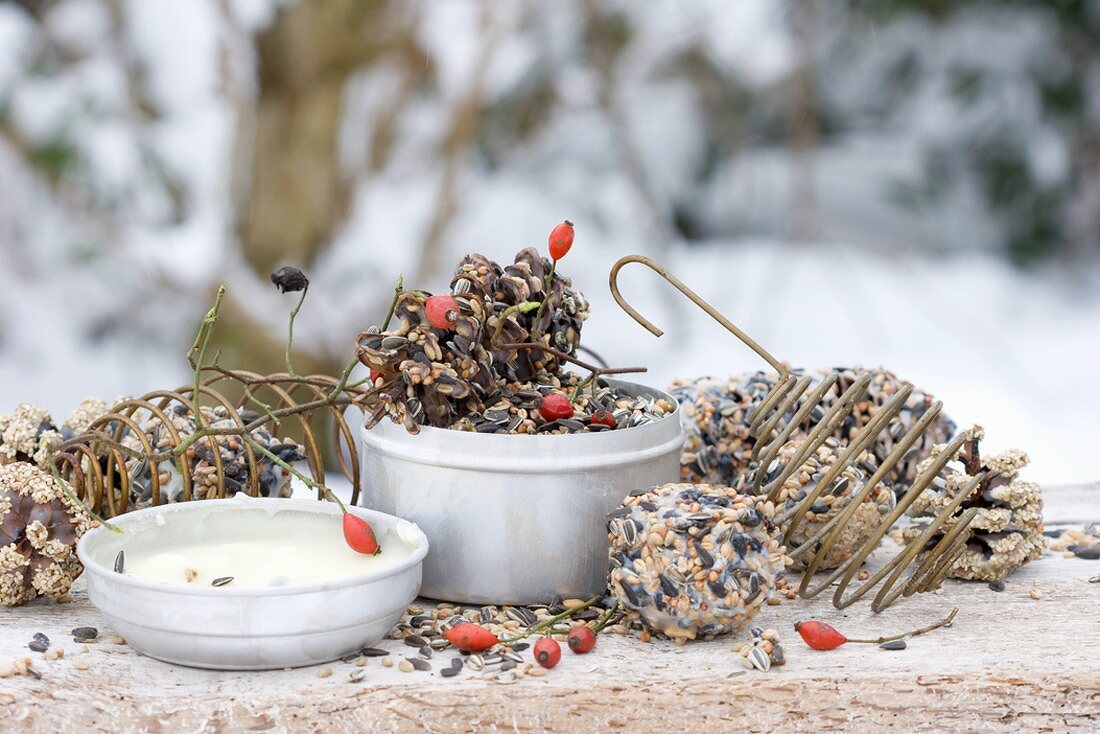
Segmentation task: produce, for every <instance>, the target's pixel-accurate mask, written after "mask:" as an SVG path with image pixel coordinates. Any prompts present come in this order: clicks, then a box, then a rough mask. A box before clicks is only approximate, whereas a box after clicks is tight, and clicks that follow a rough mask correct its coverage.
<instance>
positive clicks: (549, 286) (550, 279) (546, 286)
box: [531, 260, 558, 342]
mask: <svg viewBox="0 0 1100 734" xmlns="http://www.w3.org/2000/svg"><path fill="white" fill-rule="evenodd" d="M557 270H558V261H557V260H551V261H550V274H549V275H548V276H546V282H545V283H543V290H545V291H546V298H544V299H542V303H540V304H539V310H538V313H536V314H535V330H534V332H533V333H532V334H531V339H532V340H533V341H536V342H537V341H538V340H539V336H540V334H539V319H540V318H542V310H543V309H544V308H546V304H547V303H548V302H549V301H550V298H551V297H552V296H553V295H554V273H555V272H557Z"/></svg>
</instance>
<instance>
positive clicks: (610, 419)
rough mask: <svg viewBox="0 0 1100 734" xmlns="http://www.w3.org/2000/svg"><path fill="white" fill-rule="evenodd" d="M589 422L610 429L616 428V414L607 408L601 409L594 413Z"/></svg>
mask: <svg viewBox="0 0 1100 734" xmlns="http://www.w3.org/2000/svg"><path fill="white" fill-rule="evenodd" d="M588 422H589V423H596V424H599V425H604V426H607V427H608V428H614V427H615V414H614V413H612V412H611V411H610V410H608V409H607V408H599V409H598V410H596V411H595V412H594V413H592V417H591V418H589V419H588Z"/></svg>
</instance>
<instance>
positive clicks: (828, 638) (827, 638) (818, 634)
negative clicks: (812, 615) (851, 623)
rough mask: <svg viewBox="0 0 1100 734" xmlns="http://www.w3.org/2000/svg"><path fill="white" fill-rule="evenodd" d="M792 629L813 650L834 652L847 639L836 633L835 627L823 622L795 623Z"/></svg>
mask: <svg viewBox="0 0 1100 734" xmlns="http://www.w3.org/2000/svg"><path fill="white" fill-rule="evenodd" d="M794 629H795V631H796V632H797V633H798V634H800V635H801V636H802V639H803V640H805V642H806V644H807V645H809V646H810V647H812V648H813V649H815V650H834V649H836V648H838V647H840V646H841V645H843V644H844V643H845V642H847V641H848V638H847V637H845V636H844V635H842V634H840V633H839V632H837V630H836V627H833V626H832V625H831V624H826V623H825V622H818V621H816V620H810V621H808V622H795V623H794Z"/></svg>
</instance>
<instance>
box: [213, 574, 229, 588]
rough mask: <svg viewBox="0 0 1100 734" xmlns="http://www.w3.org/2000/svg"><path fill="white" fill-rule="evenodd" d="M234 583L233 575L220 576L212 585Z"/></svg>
mask: <svg viewBox="0 0 1100 734" xmlns="http://www.w3.org/2000/svg"><path fill="white" fill-rule="evenodd" d="M230 583H233V577H232V576H219V577H218V578H216V579H214V580H213V581H211V582H210V585H211V586H225V585H226V584H230Z"/></svg>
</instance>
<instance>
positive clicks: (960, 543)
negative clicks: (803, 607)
mask: <svg viewBox="0 0 1100 734" xmlns="http://www.w3.org/2000/svg"><path fill="white" fill-rule="evenodd" d="M629 263H640V264H642V265H645V266H647V267H648V268H650V269H652V270H653V271H655V272H656V273H658V274H659V275H660V276H661V277H662V278H664V279H665V280H666V281H668V282H669V283H671V284H672V285H673V287H675V288H676V289H677V290H679V291H680V292H681V293H682V294H683V295H685V296H686V297H687V298H688V299H689V300H691V301H692V302H693V303H695V304H696V305H697V306H699V307H700V308H701V309H702V310H703V311H705V312H706V313H707V314H708V315H709V316H711V317H712V318H714V319H715V320H716V321H718V323H720V324H721V325H722V326H723V327H725V328H726V329H727V330H728V331H730V332H731V333H732V334H734V335H735V336H736V337H737V338H738V339H740V340H741V341H742V342H744V343H745V344H746V345H747V346H748V347H749V348H751V349H752V350H753V351H755V352H756V353H757V354H758V355H760V356H761V357H762V358H763V359H764V360H765V361H766V362H768V364H770V365H771V366H772V368H773V369H775V371H776V372H777V373H778V378H777V379H776V380H775V384H774V386H773V387H772V388H771V389H770V390H769V391H768V393H767V394H766V396H765V397H764V399H763V400H762V401H761V402H760V403H758V404H757V405H756V407H755V408H754V409H753V412H752V414H751V415H750V416H749V426H748V429H749V435H750V436H751V437H752V439H753V449H752V456H751V458H752V462H753V464H754V465H755V466H757V467H761V468H767V467H771V466H776V465H777V463H778V462H777V461H776V460H777V457H779V456H780V451H781V449H784V447H788V448H786V449H785V451H787V452H788V453H791V452H793V454H794V456H793V458H791V457H788V460H787V461H786V462H785V463H783V464H782V468H781V470H779V471H777V472H775V473H769V472H768V471H765V470H757V471H754V472H751V473H750V474H748V475H746V476H747V482H746V486H744V487H743V489H744V490H745V491H746V492H750V493H752V494H754V495H758V496H763V497H765V498H766V499H767V500H770V501H773V502H776V503H777V504H782V503H780V502H779V500H780V495H781V492H782V491H783V488H784V484H785V483H786V482H787V480H788V479H790V478H791V477H792V475H794V474H795V473H796V472H798V471H800V470H801V467H802V466H803V465H804V462H805V461H807V460H809V459H810V458H811V457H813V456H814V455H815V453H816V452H817V451H818V450H819V449H821V448H822V447H823V446H826V445H827V442H832V443H829V444H828V446H830V447H831V449H832V450H834V451H836V452H837V454H838V455H837V456H836V460H835V461H833V462H831V463H829V464H828V466H827V468H825V469H824V470H823V474H822V476H821V477H820V479H818V480H817V481H816V483H815V485H814V486H813V487H812V488H811V489H810V490H809V491H808V492H806V493H805V495H804V496H803V497H801V498H800V499H798V500H797V501H792V502H789V503H787V505H786V506H784V507H783V508H782V509H781V510H780V514H779V518H778V522H777V524H778V525H779V526H780V527H782V528H783V530H782V542H783V543H784V545H786V546H787V553H788V555H789V556H790V557H791V558H792V559H793V560H794V561H795V562H796V564H795V566H794V568H798V569H800V572H801V582H800V584H799V589H798V591H799V594H800V595H801V596H802V597H803V598H812V597H815V596H817V595H819V594H821V593H823V592H824V591H825V590H826V589H829V588H830V587H831V586H833V584H834V582H838V583H836V588H835V590H834V592H833V599H832V601H833V604H834V605H835V606H836V607H837V608H844V607H847V606H849V605H851V604H853V603H854V602H856V601H857V600H859V599H861V598H863V597H864V596H866V595H867V594H868V593H870V592H871V591H872V590H875V589H876V588H877V592H876V594H875V596H874V599H873V601H872V603H871V607H872V609H873V610H874V611H876V612H878V611H881V610H882V609H884V608H886V607H887V606H889V605H890V604H891V603H893V602H894V601H895V600H896V599H898V598H899V597H901V596H906V597H908V596H911V595H912V594H915V593H921V592H926V591H931V590H933V589H935V588H936V587H937V586H939V584H940V582H941V581H942V580H943V578H944V577H945V576H946V575H947V573H948V571H949V570H950V569H951V566H952V564H953V562H954V561H955V559H956V558H957V557H958V556H959V555H960V554H961V553H962V552H963V551H964V550H965V548H966V544H967V541H968V540H969V538H970V523H971V522H972V520H973V519H974V517H975V515H976V514H977V512H978V509H977V508H975V507H969V506H965V505H967V500H968V499H971V498H972V497H973V496H974V494H975V492H976V491H977V490H978V487H979V486H980V485H981V484H982V482H983V480H984V479H986V478H987V477H986V475H987V472H984V471H983V472H979V474H978V475H977V476H974V477H973V479H971V480H970V481H969V482H967V483H966V484H965V485H964V486H962V487H961V488H960V489H959V490H958V491H957V492H956V493H955V494H954V495H953V496H952V497H951V498H950V499H949V501H947V502H946V503H944V505H943V506H942V508H940V509H939V511H938V513H937V514H936V515H935V516H934V517H932V518H929V522H928V523H927V525H926V526H924V527H923V529H922V530H921V532H920V533H919V534H915V535H914V536H913V537H912V538H911V539H910V540H909V542H908V543H906V544H905V546H904V547H903V548H902V549H901V551H899V552H898V553H897V554H896V555H894V556H893V557H892V558H891V559H890V560H889V561H888V562H887V563H886V564H885V565H883V566H882V567H880V568H878V569H877V570H875V571H874V572H872V573H870V575H869V576H868V577H867V578H866V580H864V581H862V583H860V584H859V585H858V586H856V587H854V588H851V590H850V591H849V588H850V587H852V582H853V581H854V580H855V579H856V577H857V575H858V574H859V573H860V570H861V567H862V565H863V563H864V561H866V560H867V559H868V558H869V557H870V556H871V554H872V553H873V552H874V551H875V549H876V548H878V546H879V544H880V542H881V541H882V539H883V538H884V537H885V536H886V534H887V533H888V532H889V531H890V529H891V528H892V527H893V526H894V524H895V523H896V522H897V521H898V520H899V519H900V518H901V517H902V516H903V515H904V514H905V513H906V511H907V510H909V508H910V507H912V506H913V504H914V502H916V500H917V498H918V497H919V496H920V494H921V493H922V492H923V491H924V490H925V489H927V488H928V487H929V486H930V485H931V484H932V483H933V481H934V480H935V479H936V477H937V476H938V474H939V473H940V471H941V470H942V469H943V468H944V467H945V466H946V465H947V463H948V462H949V461H951V460H952V459H953V458H954V457H955V456H956V455H957V453H958V452H959V450H960V449H961V448H963V445H964V443H965V441H966V436H965V435H959V436H956V437H955V438H954V439H952V440H951V441H950V442H949V443H948V445H947V447H946V448H945V449H944V450H943V451H942V452H940V453H939V454H938V455H937V456H936V457H935V458H934V459H932V460H930V461H928V462H925V463H923V464H921V465H920V469H919V470H918V471H917V473H916V475H915V476H914V477H913V478H912V481H911V483H910V484H909V486H908V489H907V490H906V491H905V492H904V493H903V494H901V496H899V497H898V498H897V499H896V503H895V504H894V505H893V507H892V508H888V511H884V513H883V515H882V516H881V517H880V518H878V520H877V522H876V523H875V524H874V525H873V526H872V527H871V528H869V529H868V528H861V529H859V532H858V533H854V532H853V531H854V530H855V528H854V521H855V518H856V515H857V513H858V512H859V511H860V508H861V507H863V506H864V501H865V500H867V498H868V497H869V495H870V493H871V492H872V491H875V489H876V487H880V486H881V485H880V483H881V482H882V481H883V479H884V478H886V477H887V476H888V475H889V474H890V473H891V471H893V470H895V469H896V468H897V467H898V465H899V463H900V462H901V461H902V460H903V459H904V458H905V457H906V456H907V454H909V452H910V450H911V449H912V448H913V447H914V446H915V445H917V443H918V441H919V440H920V439H921V437H922V436H923V435H924V434H925V432H926V431H927V430H928V428H929V426H930V425H931V424H932V423H933V421H935V420H936V418H937V417H938V416H939V415H940V414H941V412H942V410H943V405H942V403H940V402H938V401H937V402H934V403H933V404H932V405H930V406H929V407H928V409H927V410H926V411H925V412H924V414H923V415H922V416H921V417H920V419H919V420H917V421H916V422H915V423H913V424H912V426H910V427H909V429H908V430H907V431H906V432H905V433H904V434H903V435H901V436H900V437H895V436H891V440H892V450H890V451H889V453H888V454H887V455H886V456H885V458H883V459H881V460H880V461H878V462H874V464H873V465H871V466H870V467H868V470H867V473H868V474H869V475H870V476H869V477H868V478H866V481H864V482H862V484H861V488H860V489H859V490H858V491H857V492H855V493H854V494H853V495H852V496H850V497H849V498H847V501H846V503H845V504H844V505H843V507H842V509H841V510H840V511H839V512H837V513H836V514H835V515H832V516H831V517H829V519H828V520H827V521H824V522H821V523H820V525H819V526H816V525H811V524H810V523H809V522H808V520H809V518H810V516H811V514H812V513H813V509H814V507H815V503H817V502H818V500H819V499H820V498H822V497H823V496H825V495H826V494H828V493H831V492H834V491H835V490H836V489H837V485H838V483H839V482H841V481H847V480H846V479H844V478H842V477H843V475H844V473H845V471H846V470H849V469H850V468H851V467H853V466H854V465H856V464H857V463H858V462H860V461H861V460H862V457H865V456H866V453H865V452H866V451H867V450H868V449H869V448H870V447H871V446H872V444H874V443H875V441H876V440H877V439H878V438H879V437H880V436H882V435H883V434H884V432H885V431H887V430H888V429H889V427H890V425H891V421H892V420H893V419H894V418H896V417H897V416H898V415H899V413H901V411H902V410H904V408H905V404H906V401H907V400H908V399H909V398H910V396H911V395H912V393H913V387H912V385H905V386H903V387H902V388H901V389H899V390H898V391H897V392H896V393H895V394H894V395H892V396H891V398H890V399H889V400H888V401H887V402H886V403H885V404H884V405H883V406H882V407H881V408H880V409H879V410H878V411H877V412H876V413H875V414H874V416H873V417H871V418H870V419H869V420H868V421H867V422H866V424H865V425H863V426H862V427H861V429H860V430H858V431H857V432H855V433H854V434H853V435H851V436H850V438H849V440H848V441H847V442H846V443H844V444H840V445H836V442H835V439H833V438H832V436H833V435H834V433H835V432H836V430H837V428H838V427H840V426H841V425H842V424H844V422H845V420H846V419H848V417H849V416H850V415H851V414H852V412H853V411H854V410H855V409H856V406H857V405H859V403H860V401H861V400H862V399H863V398H864V396H865V395H866V393H867V390H868V386H869V385H870V382H871V379H872V378H871V376H870V375H863V376H861V377H860V378H859V379H857V380H855V381H853V382H852V383H851V384H850V385H848V386H847V388H846V389H844V390H843V391H842V392H841V393H840V397H839V398H837V399H835V400H831V399H827V396H828V395H829V393H830V390H833V389H834V388H835V387H836V386H837V382H838V380H839V379H840V376H839V375H838V374H837V373H836V372H831V373H827V374H826V375H825V376H824V377H823V378H821V379H817V380H815V379H814V378H812V377H811V376H810V375H802V376H800V377H796V376H794V375H792V374H790V371H789V369H788V368H787V366H786V365H785V364H784V363H782V362H780V361H779V360H777V359H776V358H775V357H773V356H772V355H771V354H770V353H768V352H767V350H765V349H764V348H763V347H761V346H760V345H759V344H757V343H756V342H755V341H754V340H753V339H752V338H750V337H749V336H748V335H747V334H745V333H744V332H743V331H741V329H739V328H738V327H737V326H735V325H734V324H733V323H731V322H730V321H729V320H728V319H727V318H726V317H725V316H723V315H722V314H721V313H719V312H718V311H717V310H715V309H714V307H713V306H711V305H710V304H709V303H707V302H706V301H704V300H703V299H702V298H701V297H700V296H699V295H697V294H696V293H695V292H694V291H692V290H691V289H690V288H688V287H687V286H686V285H684V284H683V282H681V281H680V280H679V279H677V278H676V277H675V276H673V275H671V274H670V273H669V272H668V271H667V270H666V269H665V268H663V267H662V266H661V265H659V264H657V263H656V262H654V261H653V260H650V259H649V258H647V257H644V256H641V255H631V256H627V257H624V258H622V259H620V260H619V261H618V262H617V263H616V264H615V266H614V267H613V268H612V270H611V275H610V284H611V292H612V295H613V296H614V298H615V300H616V302H617V303H618V304H619V306H620V307H621V308H623V310H625V311H626V312H627V313H628V314H630V316H631V317H632V318H634V319H635V320H636V321H637V322H638V323H639V324H641V325H642V326H643V327H645V328H646V329H647V330H648V331H650V332H651V333H652V334H654V335H655V336H661V335H662V333H663V332H662V331H661V330H660V329H658V328H657V327H656V326H654V325H653V324H652V323H651V322H649V321H648V320H647V319H646V318H644V317H643V316H642V315H641V314H639V313H638V312H637V311H636V310H635V309H634V308H633V307H632V306H631V305H630V304H629V303H627V301H626V300H625V299H624V298H623V296H622V294H621V293H620V291H619V286H618V274H619V271H620V270H621V269H622V268H623V267H624V266H625V265H627V264H629ZM895 425H896V424H895ZM807 426H809V428H808V429H807ZM807 431H808V433H807ZM796 435H799V436H800V435H805V437H804V438H801V439H800V441H799V442H798V443H796V444H790V443H789V441H790V440H791V439H792V437H794V436H796ZM792 447H793V448H792ZM838 494H839V493H838ZM949 521H950V522H949ZM853 535H855V536H856V537H858V539H859V540H858V542H857V543H856V544H855V545H854V546H853V547H851V548H849V549H847V552H845V553H844V554H843V560H842V561H840V562H839V563H838V564H837V565H836V567H835V568H825V567H824V565H823V564H824V563H825V559H826V558H828V557H831V556H832V557H835V554H831V553H830V552H831V551H832V550H833V549H834V547H835V546H837V545H839V544H842V543H845V542H848V543H850V542H851V539H852V537H853ZM794 538H800V540H799V541H798V542H797V544H794V543H792V539H794ZM819 571H821V572H822V574H821V575H820V576H818V575H817V574H818V572H819ZM907 572H908V575H907Z"/></svg>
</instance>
